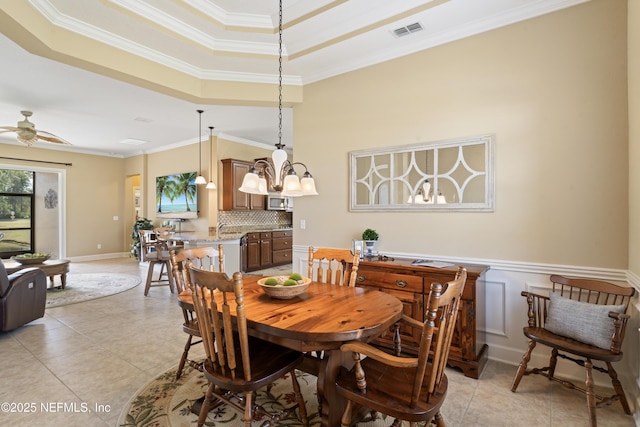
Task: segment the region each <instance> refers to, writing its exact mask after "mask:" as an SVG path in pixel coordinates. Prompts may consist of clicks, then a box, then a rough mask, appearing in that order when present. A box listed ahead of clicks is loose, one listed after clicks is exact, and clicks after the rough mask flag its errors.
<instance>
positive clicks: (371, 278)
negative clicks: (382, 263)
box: [356, 268, 423, 293]
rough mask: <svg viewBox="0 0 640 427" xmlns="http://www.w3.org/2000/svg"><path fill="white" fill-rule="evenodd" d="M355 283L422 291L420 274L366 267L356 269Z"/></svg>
mask: <svg viewBox="0 0 640 427" xmlns="http://www.w3.org/2000/svg"><path fill="white" fill-rule="evenodd" d="M356 284H357V285H362V286H366V285H370V286H377V287H380V288H385V289H395V290H402V291H407V292H420V293H422V292H423V288H422V277H420V276H410V275H407V274H397V273H390V272H385V271H376V270H371V269H368V268H359V269H358V277H357V279H356Z"/></svg>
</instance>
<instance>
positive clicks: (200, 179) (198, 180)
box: [196, 110, 207, 185]
mask: <svg viewBox="0 0 640 427" xmlns="http://www.w3.org/2000/svg"><path fill="white" fill-rule="evenodd" d="M196 111H197V112H198V158H199V161H198V167H199V168H200V169H199V170H198V177H197V178H196V184H198V185H200V184H206V183H207V180H206V179H205V178H204V176H202V113H204V110H196Z"/></svg>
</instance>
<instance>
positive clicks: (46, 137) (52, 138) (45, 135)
mask: <svg viewBox="0 0 640 427" xmlns="http://www.w3.org/2000/svg"><path fill="white" fill-rule="evenodd" d="M36 132H37V135H38V139H41V140H43V141H47V142H52V143H54V144H65V145H73V144H71V143H70V142H69V141H66V140H64V139H62V138H60V137H59V136H56V135H54V134H52V133H50V132H46V131H43V130H38V131H36Z"/></svg>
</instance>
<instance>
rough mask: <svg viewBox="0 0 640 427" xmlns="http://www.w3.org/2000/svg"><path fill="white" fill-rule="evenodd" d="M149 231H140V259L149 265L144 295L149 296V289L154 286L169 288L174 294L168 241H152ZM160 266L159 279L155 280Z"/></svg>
mask: <svg viewBox="0 0 640 427" xmlns="http://www.w3.org/2000/svg"><path fill="white" fill-rule="evenodd" d="M147 232H148V230H138V235H139V236H140V255H141V257H140V259H141V260H142V261H143V262H148V263H149V269H148V270H147V282H146V284H145V287H144V295H145V296H147V295H149V289H151V287H154V286H169V289H170V290H171V293H173V286H174V283H173V277H172V276H171V264H170V256H169V246H168V244H167V242H166V241H162V240H153V241H151V240H150V238H149V235H148V234H147ZM156 265H160V273H159V274H158V278H157V279H154V278H153V273H154V270H155V266H156Z"/></svg>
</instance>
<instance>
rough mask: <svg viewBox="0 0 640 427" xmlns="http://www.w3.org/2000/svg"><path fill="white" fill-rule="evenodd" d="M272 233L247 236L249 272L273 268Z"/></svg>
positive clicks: (249, 234)
mask: <svg viewBox="0 0 640 427" xmlns="http://www.w3.org/2000/svg"><path fill="white" fill-rule="evenodd" d="M272 252H273V249H272V246H271V232H256V233H248V234H247V271H253V270H260V269H262V268H267V267H271V265H272V264H273V262H272Z"/></svg>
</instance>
